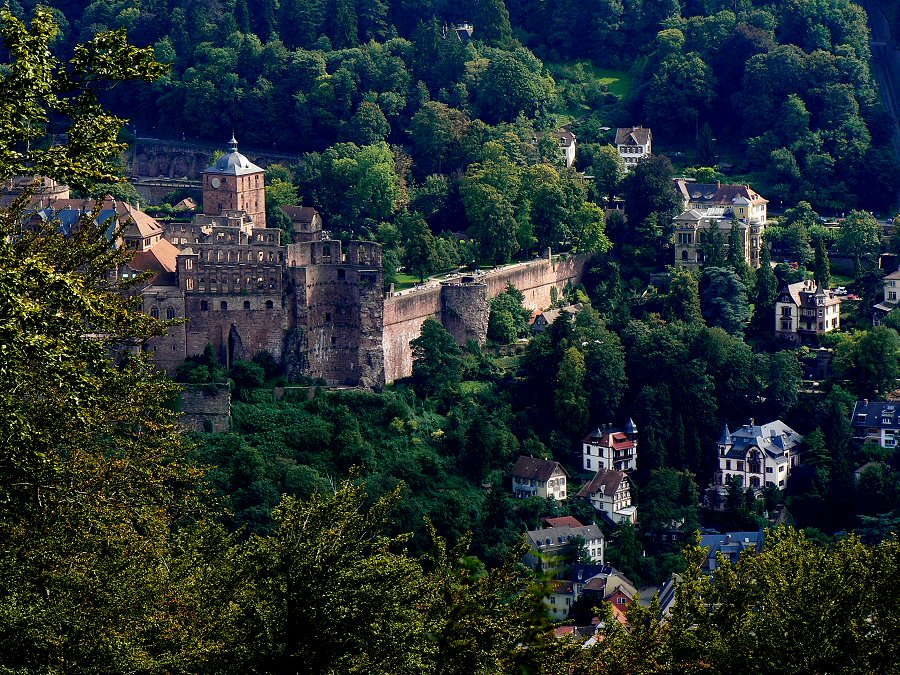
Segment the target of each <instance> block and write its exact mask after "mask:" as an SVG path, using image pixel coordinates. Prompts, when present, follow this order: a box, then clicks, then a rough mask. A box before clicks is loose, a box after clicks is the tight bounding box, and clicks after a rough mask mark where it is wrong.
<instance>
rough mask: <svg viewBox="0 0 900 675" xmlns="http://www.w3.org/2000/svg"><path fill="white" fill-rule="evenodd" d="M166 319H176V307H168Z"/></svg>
mask: <svg viewBox="0 0 900 675" xmlns="http://www.w3.org/2000/svg"><path fill="white" fill-rule="evenodd" d="M166 318H167V319H168V320H169V321H171V320H172V319H174V318H175V308H174V307H166Z"/></svg>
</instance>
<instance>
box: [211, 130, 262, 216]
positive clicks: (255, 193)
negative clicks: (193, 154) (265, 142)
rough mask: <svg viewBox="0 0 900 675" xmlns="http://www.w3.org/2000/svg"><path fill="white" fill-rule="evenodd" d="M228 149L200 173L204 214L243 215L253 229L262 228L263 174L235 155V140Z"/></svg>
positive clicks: (254, 166) (241, 157) (236, 152)
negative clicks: (244, 213) (250, 222)
mask: <svg viewBox="0 0 900 675" xmlns="http://www.w3.org/2000/svg"><path fill="white" fill-rule="evenodd" d="M229 145H230V148H229V150H228V152H226V153H225V154H224V155H222V156H221V157H219V159H218V161H217V162H216V163H215V164H213V165H212V166H208V167H206V169H204V170H203V213H205V214H206V215H208V216H218V215H221V214H222V212H223V211H244V212H246V213H247V215H249V216H250V217H251V218H252V219H253V227H265V226H266V185H265V182H266V181H265V176H266V172H265V170H264V169H262V168H260V167H258V166H256V164H254V163H253V162H251V161H250V160H249V159H247V158H246V157H244V155H242V154H241V153H239V152H238V149H237V141H236V140H235V138H234V136H232V137H231V140H230V141H229Z"/></svg>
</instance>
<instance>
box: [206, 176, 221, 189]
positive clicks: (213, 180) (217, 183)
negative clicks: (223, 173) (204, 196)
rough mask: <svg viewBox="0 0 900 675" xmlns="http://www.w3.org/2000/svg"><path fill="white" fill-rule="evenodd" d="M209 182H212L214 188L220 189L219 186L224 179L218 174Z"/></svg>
mask: <svg viewBox="0 0 900 675" xmlns="http://www.w3.org/2000/svg"><path fill="white" fill-rule="evenodd" d="M209 182H210V185H212V186H213V189H214V190H218V189H219V186H220V185H221V184H222V181H221V180H219V177H218V176H213V179H212V180H211V181H209Z"/></svg>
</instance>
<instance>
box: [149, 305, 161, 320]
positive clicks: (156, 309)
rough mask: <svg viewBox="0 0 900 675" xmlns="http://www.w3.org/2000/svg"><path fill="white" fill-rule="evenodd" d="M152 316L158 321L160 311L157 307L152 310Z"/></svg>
mask: <svg viewBox="0 0 900 675" xmlns="http://www.w3.org/2000/svg"><path fill="white" fill-rule="evenodd" d="M150 316H152V317H153V318H154V319H158V318H159V309H158V308H157V307H154V308H153V309H151V310H150Z"/></svg>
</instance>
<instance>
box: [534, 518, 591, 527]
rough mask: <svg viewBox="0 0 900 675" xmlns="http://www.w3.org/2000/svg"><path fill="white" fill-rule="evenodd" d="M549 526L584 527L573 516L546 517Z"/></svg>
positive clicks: (545, 520)
mask: <svg viewBox="0 0 900 675" xmlns="http://www.w3.org/2000/svg"><path fill="white" fill-rule="evenodd" d="M543 520H544V522H545V523H546V524H547V527H584V525H582V524H581V523H579V522H578V519H577V518H575V517H573V516H562V517H561V518H544V519H543Z"/></svg>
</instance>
